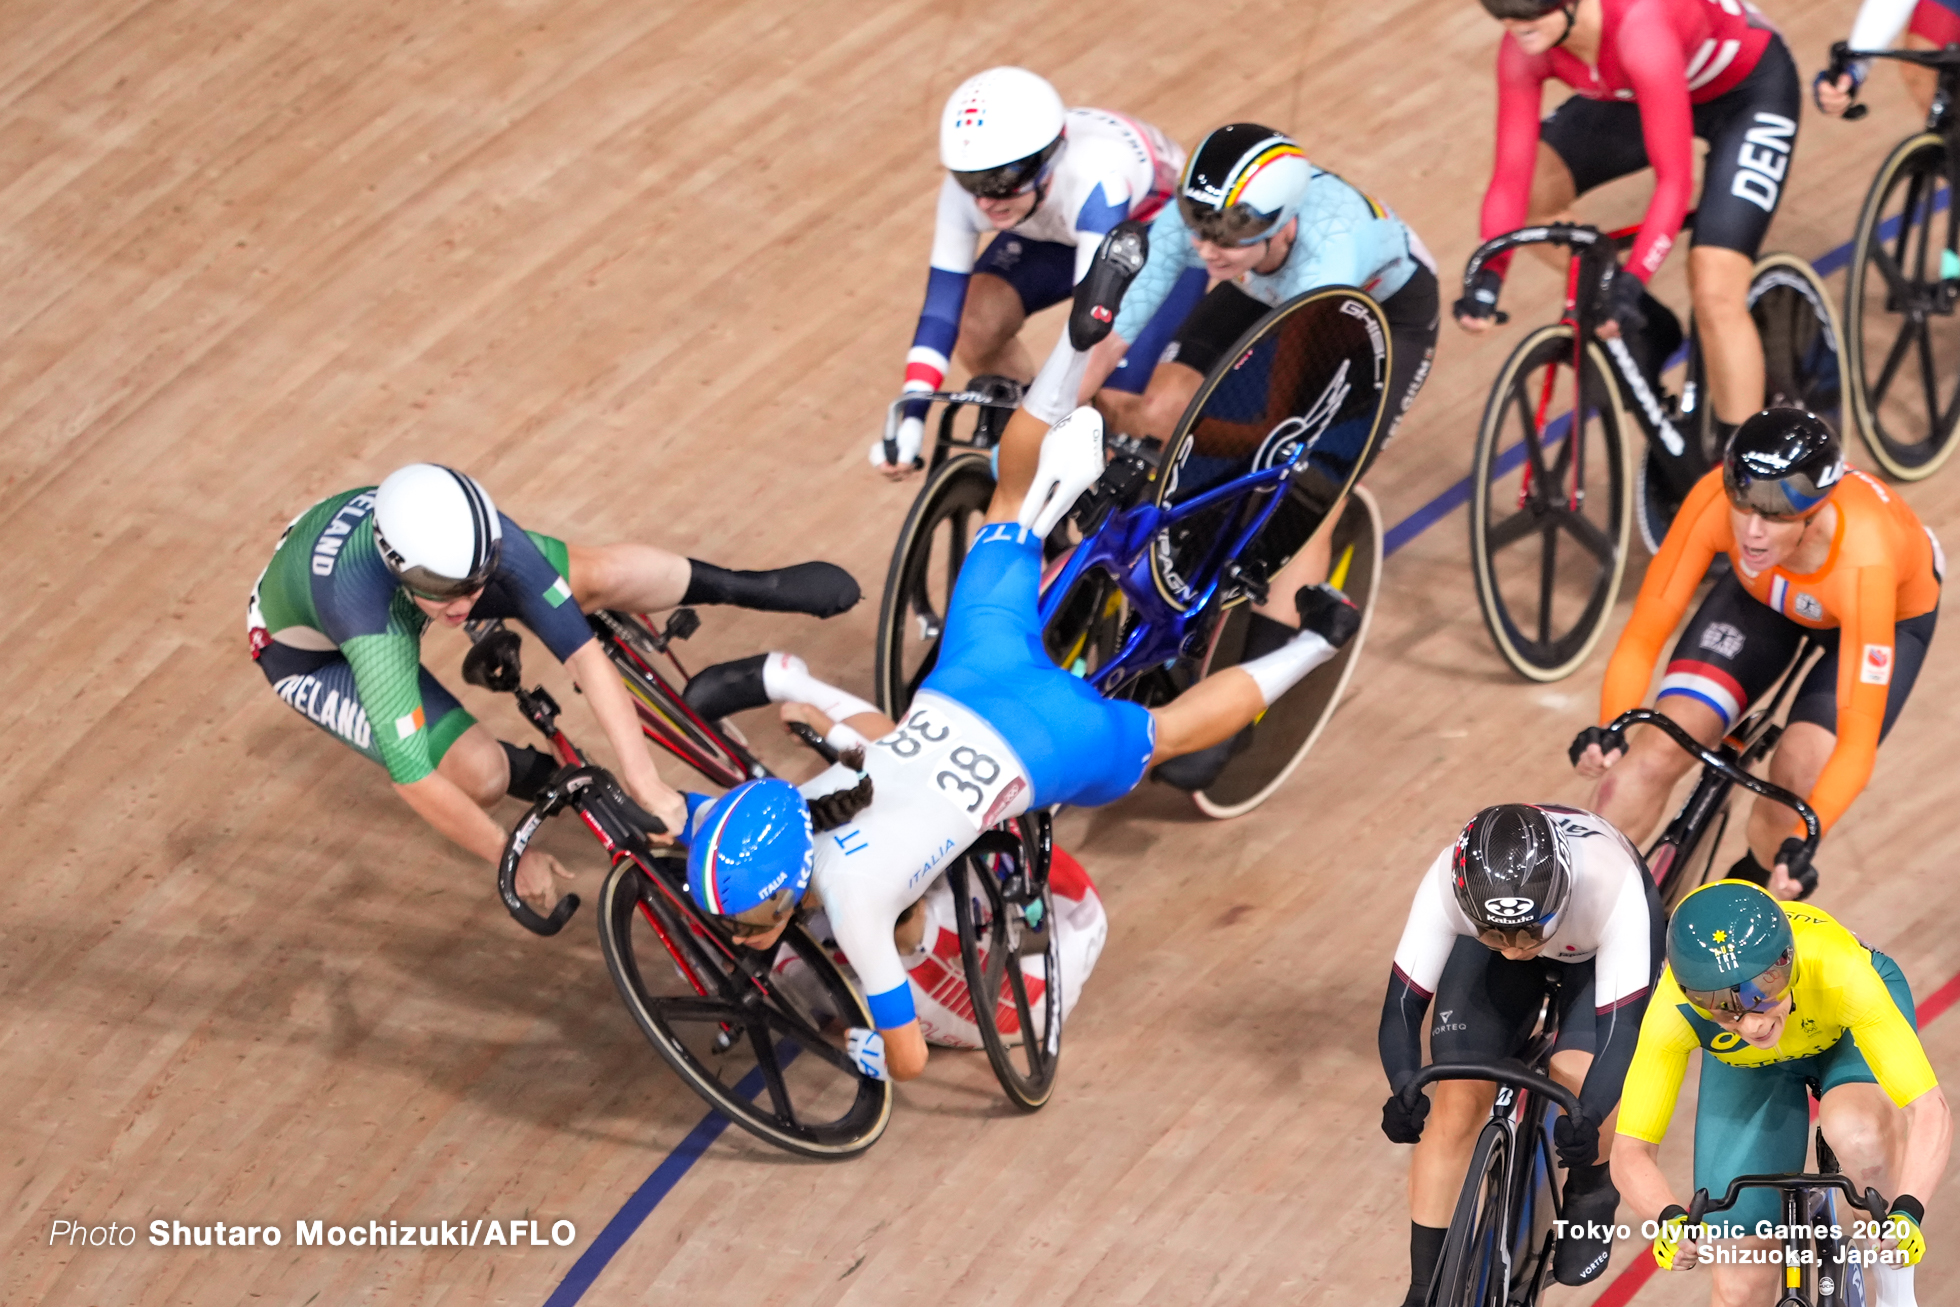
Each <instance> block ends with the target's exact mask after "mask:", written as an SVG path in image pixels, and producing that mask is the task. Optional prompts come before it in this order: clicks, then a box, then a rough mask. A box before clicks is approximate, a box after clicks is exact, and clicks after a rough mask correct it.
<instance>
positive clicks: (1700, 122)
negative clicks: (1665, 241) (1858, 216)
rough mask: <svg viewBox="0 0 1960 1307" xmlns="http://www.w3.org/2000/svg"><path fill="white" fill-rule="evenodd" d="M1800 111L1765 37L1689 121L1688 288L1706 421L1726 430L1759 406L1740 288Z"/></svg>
mask: <svg viewBox="0 0 1960 1307" xmlns="http://www.w3.org/2000/svg"><path fill="white" fill-rule="evenodd" d="M1802 106H1803V79H1802V78H1801V77H1800V76H1799V75H1798V73H1797V66H1796V62H1795V61H1794V60H1792V59H1791V58H1790V52H1789V50H1788V49H1787V48H1786V47H1785V46H1784V44H1783V41H1782V39H1781V38H1780V37H1777V36H1774V35H1772V36H1771V37H1770V42H1769V45H1768V46H1766V47H1765V48H1764V50H1763V54H1762V58H1761V59H1759V60H1758V61H1757V63H1756V67H1755V68H1754V69H1753V70H1752V71H1751V72H1750V74H1749V76H1748V77H1746V78H1744V79H1743V80H1742V82H1741V84H1739V85H1738V86H1736V87H1735V89H1733V90H1731V91H1728V92H1727V93H1725V94H1724V95H1722V96H1721V98H1720V99H1718V100H1715V101H1712V102H1711V103H1709V104H1706V105H1703V106H1701V107H1700V109H1699V110H1698V111H1697V112H1696V115H1695V129H1696V132H1697V133H1698V134H1699V135H1701V136H1703V137H1704V138H1705V139H1706V140H1707V141H1708V159H1707V167H1706V179H1705V181H1704V182H1703V185H1702V196H1701V204H1700V207H1699V208H1698V209H1697V210H1696V212H1695V234H1694V244H1693V248H1692V250H1691V251H1690V253H1689V255H1688V281H1689V285H1690V288H1691V289H1692V291H1693V294H1694V304H1695V322H1696V325H1697V329H1698V331H1699V333H1700V337H1701V351H1702V358H1703V361H1704V362H1705V364H1706V366H1707V369H1708V388H1709V392H1710V395H1711V396H1712V400H1713V403H1714V412H1715V417H1716V419H1717V421H1718V422H1720V423H1723V424H1727V425H1731V426H1732V425H1735V424H1737V423H1741V422H1743V421H1745V420H1746V419H1748V417H1749V416H1750V415H1751V414H1753V413H1755V412H1756V411H1757V410H1759V409H1761V408H1762V406H1763V342H1762V339H1761V337H1759V336H1758V335H1757V333H1756V323H1755V320H1754V319H1753V318H1751V317H1750V315H1749V282H1750V279H1751V277H1752V276H1753V274H1754V269H1755V262H1756V253H1757V251H1758V250H1760V249H1761V248H1762V243H1763V236H1764V234H1765V233H1766V232H1767V231H1768V230H1769V223H1770V219H1771V218H1772V217H1774V216H1775V214H1776V207H1777V204H1778V202H1779V201H1780V200H1781V199H1782V197H1783V191H1784V188H1785V184H1786V181H1787V172H1788V165H1789V161H1790V152H1791V150H1792V149H1793V148H1794V147H1795V145H1796V132H1797V120H1798V117H1799V115H1800V113H1801V111H1802Z"/></svg>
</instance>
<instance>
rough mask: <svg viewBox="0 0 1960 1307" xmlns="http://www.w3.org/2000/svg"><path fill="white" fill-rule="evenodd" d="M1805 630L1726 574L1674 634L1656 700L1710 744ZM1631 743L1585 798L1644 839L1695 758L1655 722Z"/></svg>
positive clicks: (1774, 673) (1769, 682) (1768, 682)
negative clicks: (1677, 635) (1680, 629)
mask: <svg viewBox="0 0 1960 1307" xmlns="http://www.w3.org/2000/svg"><path fill="white" fill-rule="evenodd" d="M1802 635H1803V628H1801V627H1799V626H1798V625H1797V624H1796V623H1795V622H1792V621H1790V620H1789V619H1788V618H1786V617H1783V616H1782V615H1780V614H1778V613H1777V612H1775V611H1774V610H1772V609H1770V608H1769V607H1767V606H1766V605H1764V604H1762V603H1759V602H1757V601H1756V600H1755V599H1753V598H1751V597H1750V595H1749V593H1748V592H1747V591H1746V590H1744V589H1743V588H1742V586H1741V584H1740V583H1738V582H1737V581H1736V579H1735V577H1734V576H1733V575H1727V574H1725V575H1724V576H1723V577H1722V578H1721V579H1720V580H1719V581H1717V582H1716V583H1715V585H1714V588H1713V589H1711V590H1710V591H1709V592H1708V597H1707V598H1706V599H1704V600H1702V603H1701V607H1700V608H1698V609H1696V610H1695V614H1694V616H1693V617H1690V618H1689V619H1688V624H1687V626H1686V627H1684V628H1683V629H1682V631H1681V637H1680V639H1678V640H1676V641H1675V643H1674V652H1673V654H1672V655H1670V657H1669V658H1668V663H1667V673H1666V676H1665V677H1664V678H1663V679H1662V681H1661V688H1660V694H1659V696H1658V697H1657V698H1656V699H1655V700H1654V707H1655V709H1656V710H1657V711H1659V712H1662V713H1665V714H1666V715H1667V716H1669V717H1671V718H1673V719H1674V720H1675V721H1676V722H1678V723H1680V724H1681V726H1682V727H1683V728H1685V729H1686V730H1687V732H1688V733H1689V734H1690V735H1692V736H1694V737H1695V738H1696V739H1697V740H1700V741H1701V742H1702V743H1703V744H1713V743H1714V742H1715V741H1716V740H1719V739H1720V738H1722V732H1723V731H1725V730H1727V729H1728V728H1729V727H1730V726H1731V725H1733V724H1734V723H1735V721H1736V719H1737V718H1739V717H1741V716H1742V713H1743V710H1744V709H1746V708H1748V706H1749V705H1750V704H1751V703H1752V702H1754V701H1755V700H1756V699H1758V698H1760V697H1761V696H1762V695H1763V693H1764V692H1765V691H1767V690H1768V689H1769V688H1770V687H1771V686H1773V685H1775V684H1776V679H1777V677H1778V676H1780V675H1781V674H1782V672H1783V669H1784V668H1785V667H1787V666H1789V662H1790V656H1791V654H1792V653H1793V652H1794V651H1795V649H1796V644H1797V641H1798V640H1799V639H1801V638H1802ZM1629 746H1630V747H1629V749H1628V751H1627V756H1626V757H1624V758H1622V759H1620V761H1619V762H1618V763H1616V764H1614V766H1613V768H1612V770H1610V771H1608V772H1607V773H1606V775H1605V776H1604V777H1603V778H1602V779H1601V780H1600V782H1599V788H1598V789H1597V790H1595V791H1594V793H1593V799H1592V802H1591V803H1590V804H1588V805H1587V806H1588V807H1590V808H1591V809H1592V810H1593V811H1594V812H1597V813H1598V814H1599V815H1600V816H1602V817H1604V818H1606V820H1608V821H1610V822H1612V823H1613V824H1614V825H1615V826H1617V827H1619V829H1620V831H1621V832H1622V833H1623V834H1625V835H1626V837H1627V838H1628V839H1630V840H1632V841H1633V842H1634V843H1635V844H1645V843H1646V841H1647V837H1648V836H1649V835H1650V834H1652V833H1653V830H1654V827H1655V826H1656V825H1657V824H1658V823H1659V821H1660V818H1661V809H1662V806H1663V805H1664V804H1665V803H1666V802H1667V798H1668V795H1669V794H1671V793H1672V792H1673V790H1674V784H1675V782H1676V781H1678V780H1680V779H1681V777H1682V776H1684V775H1686V774H1687V772H1688V769H1689V768H1690V767H1692V766H1693V765H1694V759H1693V758H1691V757H1689V756H1688V754H1687V752H1686V751H1685V750H1683V749H1682V748H1681V747H1680V746H1679V745H1677V744H1675V743H1674V741H1673V740H1671V739H1669V738H1668V737H1667V736H1666V735H1663V734H1662V733H1661V732H1660V731H1657V730H1636V731H1634V732H1633V734H1632V736H1631V737H1630V739H1629Z"/></svg>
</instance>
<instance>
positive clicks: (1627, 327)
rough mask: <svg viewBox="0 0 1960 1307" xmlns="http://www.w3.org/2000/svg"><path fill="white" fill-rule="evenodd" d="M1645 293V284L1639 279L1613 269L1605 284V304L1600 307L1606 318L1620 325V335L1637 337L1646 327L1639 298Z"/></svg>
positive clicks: (1620, 270) (1622, 270) (1623, 270)
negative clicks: (1611, 275)
mask: <svg viewBox="0 0 1960 1307" xmlns="http://www.w3.org/2000/svg"><path fill="white" fill-rule="evenodd" d="M1646 293H1647V287H1646V284H1645V283H1644V282H1642V281H1641V280H1640V278H1638V277H1636V276H1634V275H1633V274H1632V273H1631V272H1628V271H1627V270H1626V269H1625V268H1615V269H1613V279H1612V280H1611V281H1609V282H1607V283H1606V294H1605V296H1604V299H1605V303H1604V304H1602V305H1601V306H1600V307H1601V309H1602V310H1603V311H1604V313H1605V315H1606V316H1607V317H1609V318H1611V319H1612V320H1613V321H1615V322H1617V323H1619V324H1620V333H1621V334H1622V335H1625V336H1633V335H1638V334H1639V332H1640V329H1641V328H1642V327H1644V326H1646V325H1647V314H1646V313H1645V311H1643V310H1642V309H1641V307H1640V298H1641V296H1643V295H1645V294H1646Z"/></svg>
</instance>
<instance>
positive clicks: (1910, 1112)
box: [1886, 1085, 1953, 1201]
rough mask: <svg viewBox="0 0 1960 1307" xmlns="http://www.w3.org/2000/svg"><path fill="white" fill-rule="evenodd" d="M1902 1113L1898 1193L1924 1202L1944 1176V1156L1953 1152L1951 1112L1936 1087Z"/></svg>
mask: <svg viewBox="0 0 1960 1307" xmlns="http://www.w3.org/2000/svg"><path fill="white" fill-rule="evenodd" d="M1905 1113H1906V1157H1905V1165H1903V1166H1901V1167H1900V1168H1899V1185H1898V1188H1899V1193H1902V1194H1911V1195H1912V1196H1913V1197H1915V1198H1918V1199H1920V1200H1921V1201H1924V1199H1925V1197H1926V1195H1927V1194H1930V1193H1934V1192H1936V1191H1937V1190H1938V1188H1939V1185H1940V1181H1941V1179H1942V1178H1943V1177H1944V1176H1945V1175H1946V1161H1947V1154H1948V1153H1949V1152H1951V1151H1952V1149H1953V1113H1952V1112H1951V1111H1950V1110H1949V1109H1948V1107H1947V1105H1946V1094H1945V1093H1944V1092H1942V1091H1941V1089H1940V1087H1939V1086H1938V1085H1934V1086H1933V1087H1932V1088H1931V1089H1929V1090H1927V1091H1926V1092H1925V1093H1923V1094H1921V1095H1920V1096H1919V1097H1917V1098H1915V1099H1913V1100H1912V1101H1911V1102H1910V1103H1907V1104H1906V1106H1905ZM1894 1196H1895V1195H1891V1194H1887V1195H1886V1197H1888V1198H1890V1197H1894Z"/></svg>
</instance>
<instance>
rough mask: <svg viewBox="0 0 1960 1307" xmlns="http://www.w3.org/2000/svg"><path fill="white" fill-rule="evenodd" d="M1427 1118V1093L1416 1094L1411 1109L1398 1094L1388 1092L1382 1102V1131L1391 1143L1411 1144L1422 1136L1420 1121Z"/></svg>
mask: <svg viewBox="0 0 1960 1307" xmlns="http://www.w3.org/2000/svg"><path fill="white" fill-rule="evenodd" d="M1428 1119H1429V1095H1428V1094H1417V1095H1416V1105H1415V1109H1414V1110H1413V1111H1411V1110H1410V1108H1409V1107H1408V1105H1407V1104H1405V1103H1404V1102H1403V1101H1402V1096H1401V1095H1400V1094H1390V1095H1389V1096H1388V1101H1387V1102H1386V1103H1383V1104H1382V1133H1383V1134H1385V1135H1387V1136H1388V1141H1389V1142H1390V1143H1391V1144H1413V1143H1415V1142H1416V1141H1417V1140H1419V1139H1421V1138H1422V1123H1423V1122H1424V1121H1426V1120H1428Z"/></svg>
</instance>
